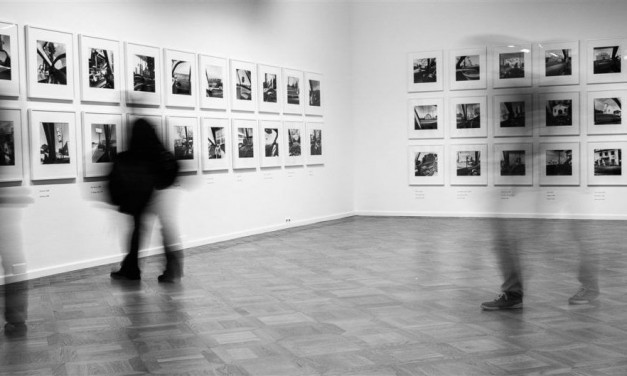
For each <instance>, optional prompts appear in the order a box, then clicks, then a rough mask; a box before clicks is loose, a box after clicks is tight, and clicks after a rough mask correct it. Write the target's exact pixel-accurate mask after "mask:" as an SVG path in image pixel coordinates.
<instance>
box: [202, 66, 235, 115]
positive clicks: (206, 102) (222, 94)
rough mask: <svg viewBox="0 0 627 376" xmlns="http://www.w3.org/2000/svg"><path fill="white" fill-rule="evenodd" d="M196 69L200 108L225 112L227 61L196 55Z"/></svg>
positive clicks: (226, 103)
mask: <svg viewBox="0 0 627 376" xmlns="http://www.w3.org/2000/svg"><path fill="white" fill-rule="evenodd" d="M198 69H199V73H198V81H199V83H200V92H199V94H198V95H199V97H200V108H202V109H207V110H227V108H228V98H229V85H228V82H229V79H228V72H229V69H228V61H227V59H225V58H222V57H214V56H207V55H198Z"/></svg>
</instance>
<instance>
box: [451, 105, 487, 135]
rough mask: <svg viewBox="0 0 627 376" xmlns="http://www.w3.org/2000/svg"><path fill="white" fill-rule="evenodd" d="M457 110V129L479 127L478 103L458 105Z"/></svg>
mask: <svg viewBox="0 0 627 376" xmlns="http://www.w3.org/2000/svg"><path fill="white" fill-rule="evenodd" d="M456 108H457V129H467V128H480V127H481V105H480V104H479V103H460V104H458V105H457V106H456Z"/></svg>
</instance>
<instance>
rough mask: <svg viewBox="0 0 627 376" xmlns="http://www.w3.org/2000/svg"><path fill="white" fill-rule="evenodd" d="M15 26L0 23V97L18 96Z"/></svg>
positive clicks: (18, 78)
mask: <svg viewBox="0 0 627 376" xmlns="http://www.w3.org/2000/svg"><path fill="white" fill-rule="evenodd" d="M17 34H18V33H17V25H16V24H12V23H6V22H0V97H19V95H20V84H19V82H20V69H19V67H20V57H19V53H18V51H19V49H18V46H19V40H18V35H17Z"/></svg>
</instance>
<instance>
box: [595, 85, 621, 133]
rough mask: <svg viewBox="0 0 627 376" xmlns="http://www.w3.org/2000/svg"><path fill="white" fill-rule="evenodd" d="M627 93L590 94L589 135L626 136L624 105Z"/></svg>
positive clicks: (603, 92)
mask: <svg viewBox="0 0 627 376" xmlns="http://www.w3.org/2000/svg"><path fill="white" fill-rule="evenodd" d="M625 99H627V91H590V92H588V134H625V133H627V121H626V120H625V118H624V117H623V112H622V109H623V103H625Z"/></svg>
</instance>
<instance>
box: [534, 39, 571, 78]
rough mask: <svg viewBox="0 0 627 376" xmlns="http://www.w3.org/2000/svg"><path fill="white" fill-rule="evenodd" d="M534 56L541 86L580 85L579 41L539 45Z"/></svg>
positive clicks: (536, 45)
mask: <svg viewBox="0 0 627 376" xmlns="http://www.w3.org/2000/svg"><path fill="white" fill-rule="evenodd" d="M533 56H534V60H535V67H534V71H535V76H534V80H535V81H536V82H537V84H538V85H539V86H553V85H577V84H579V61H580V54H579V41H571V42H559V43H537V44H535V45H534V51H533Z"/></svg>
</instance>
